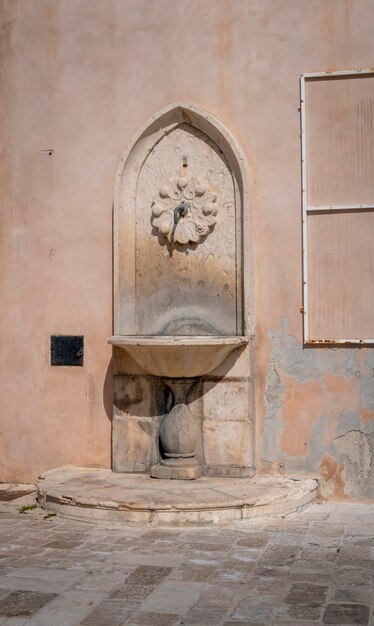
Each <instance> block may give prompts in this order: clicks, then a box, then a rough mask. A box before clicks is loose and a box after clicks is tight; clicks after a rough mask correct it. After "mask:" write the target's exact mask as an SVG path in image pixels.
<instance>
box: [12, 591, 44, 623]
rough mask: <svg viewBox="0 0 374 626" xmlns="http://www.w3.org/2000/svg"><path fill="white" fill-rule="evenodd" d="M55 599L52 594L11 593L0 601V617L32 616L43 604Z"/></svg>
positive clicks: (33, 592) (32, 592)
mask: <svg viewBox="0 0 374 626" xmlns="http://www.w3.org/2000/svg"><path fill="white" fill-rule="evenodd" d="M55 597H56V594H54V593H38V592H35V591H12V592H11V593H9V594H8V595H7V596H6V597H5V598H3V599H2V600H0V615H5V616H6V617H17V616H20V615H33V614H34V613H36V611H38V610H39V609H40V608H41V607H42V606H43V605H44V604H46V603H47V602H50V601H51V600H53V598H55Z"/></svg>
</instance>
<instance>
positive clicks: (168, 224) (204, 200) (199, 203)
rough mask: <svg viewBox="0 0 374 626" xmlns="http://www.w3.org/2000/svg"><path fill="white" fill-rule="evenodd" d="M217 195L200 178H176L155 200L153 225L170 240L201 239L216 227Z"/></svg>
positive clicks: (179, 241) (165, 186)
mask: <svg viewBox="0 0 374 626" xmlns="http://www.w3.org/2000/svg"><path fill="white" fill-rule="evenodd" d="M217 211H218V205H217V196H216V194H215V193H213V192H212V191H210V190H209V189H208V186H207V185H206V184H205V183H204V182H203V181H202V180H201V179H199V178H190V179H189V178H186V177H184V176H180V177H179V178H176V179H175V178H172V179H170V180H169V181H168V183H166V184H164V185H162V186H161V187H160V189H159V194H158V196H157V197H155V198H154V199H153V202H152V225H153V227H154V228H156V229H157V230H158V232H159V233H160V234H161V235H163V236H164V237H165V238H166V239H167V240H168V241H169V242H170V243H171V242H177V243H180V244H188V243H190V242H191V243H198V242H199V241H200V240H201V239H203V238H204V237H206V236H207V235H208V233H209V232H210V231H211V230H212V229H213V228H214V225H215V223H216V215H217Z"/></svg>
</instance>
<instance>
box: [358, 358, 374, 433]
mask: <svg viewBox="0 0 374 626" xmlns="http://www.w3.org/2000/svg"><path fill="white" fill-rule="evenodd" d="M360 392H361V402H360V404H361V411H360V412H361V415H362V419H363V420H364V422H368V421H370V420H373V419H374V369H372V368H370V371H369V376H367V377H365V378H362V379H360ZM371 426H372V428H373V430H374V424H372V425H371ZM365 430H366V429H365Z"/></svg>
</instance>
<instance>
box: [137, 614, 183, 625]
mask: <svg viewBox="0 0 374 626" xmlns="http://www.w3.org/2000/svg"><path fill="white" fill-rule="evenodd" d="M178 624H180V621H179V617H178V615H174V614H172V613H151V612H149V611H139V612H137V613H134V614H133V615H131V617H130V619H129V621H127V622H126V626H148V625H149V626H178Z"/></svg>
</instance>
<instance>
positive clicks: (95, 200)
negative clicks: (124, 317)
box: [0, 0, 374, 480]
mask: <svg viewBox="0 0 374 626" xmlns="http://www.w3.org/2000/svg"><path fill="white" fill-rule="evenodd" d="M0 13H1V73H2V85H3V89H2V104H1V119H2V125H3V141H2V145H1V149H2V156H1V178H2V182H1V188H2V196H3V197H2V203H1V206H2V209H1V245H0V255H1V258H0V266H1V279H0V280H1V283H0V288H1V305H0V311H1V313H0V314H1V329H2V341H1V361H0V362H1V388H0V398H1V413H0V419H1V426H0V428H1V432H0V435H1V439H0V478H1V479H3V480H4V479H5V480H8V479H14V478H17V479H20V480H32V479H34V478H35V476H36V475H37V474H38V473H39V472H41V471H43V470H45V469H48V468H51V467H56V466H60V465H63V464H67V463H76V464H79V465H96V466H103V467H107V466H110V432H111V424H110V417H108V415H109V416H110V410H111V409H110V398H111V391H110V375H108V374H107V371H108V367H109V366H110V358H111V349H110V348H109V346H107V345H106V339H107V337H109V336H110V335H111V333H112V241H111V237H112V202H113V186H114V177H115V173H116V168H117V164H118V162H119V159H120V157H121V154H122V152H123V150H124V148H125V146H126V144H127V143H128V142H129V141H130V139H131V137H132V136H133V135H134V134H135V132H136V131H137V129H138V128H139V127H140V126H141V125H143V124H144V122H145V121H146V120H147V119H148V118H149V117H150V116H151V115H152V114H154V113H155V112H157V111H158V110H159V109H161V108H162V107H164V106H166V105H168V104H170V103H172V102H174V101H177V100H182V101H186V102H191V103H193V104H196V105H198V106H200V107H201V108H203V109H206V110H207V111H209V112H210V113H212V114H213V115H214V116H216V117H217V118H218V119H220V120H221V121H222V122H223V123H224V124H225V125H226V126H227V128H228V129H229V130H230V131H231V132H232V133H233V134H234V135H235V136H236V138H237V139H238V141H239V142H240V144H241V146H242V148H243V150H244V152H245V154H246V156H247V159H248V163H249V166H250V168H251V174H252V178H253V182H254V229H255V237H254V241H255V275H256V297H255V301H256V323H257V357H256V393H257V433H258V444H259V445H258V449H260V447H261V438H262V436H263V435H262V433H263V418H264V416H265V413H266V407H265V394H264V392H265V378H266V371H267V368H268V364H269V359H270V356H271V350H272V346H271V341H270V339H269V332H270V331H271V330H272V329H277V328H279V324H280V320H281V319H282V318H287V320H288V327H287V328H288V331H287V332H288V333H289V334H291V335H292V336H294V337H296V338H297V339H298V340H299V341H301V339H302V320H301V315H300V312H299V308H300V306H301V237H300V144H299V113H298V106H299V76H300V74H301V73H303V72H312V71H324V70H336V69H347V68H356V67H370V66H371V65H373V64H374V40H373V37H372V24H373V22H374V4H373V2H372V1H371V0H284V1H283V2H279V1H278V0H178V1H177V2H176V1H175V0H154V1H151V0H105V2H103V0H60V1H58V2H56V0H27V2H25V0H3V1H2V2H1V5H0ZM47 148H52V149H53V150H54V154H53V156H51V157H49V156H46V155H45V154H44V153H42V152H41V151H42V150H44V149H47ZM54 333H58V334H84V335H85V345H86V354H85V366H84V367H83V368H52V367H51V366H50V365H49V337H50V335H51V334H54ZM106 379H107V383H106V384H105V380H106ZM342 380H343V379H342ZM290 384H291V387H289V390H290V389H291V390H290V391H289V394H288V395H286V397H283V401H284V402H286V403H287V409H288V410H287V420H286V421H287V428H288V427H289V420H291V421H292V419H294V420H297V419H298V411H299V407H300V402H299V398H298V397H297V391H295V389H294V388H295V384H294V382H291V383H290ZM316 384H318V382H317V383H316ZM104 389H105V390H106V391H105V392H104ZM321 389H322V387H321V386H320V391H321ZM314 391H315V390H313V389H308V393H309V394H310V393H312V395H313V393H314ZM322 392H323V393H322ZM295 393H296V396H295V395H293V396H292V394H295ZM318 393H319V392H318V390H317V394H318ZM105 394H106V398H107V401H106V403H105V402H104V401H103V396H105ZM290 394H291V395H290ZM323 394H324V391H323V390H322V391H321V400H320V402H322V405H323V403H324V401H325V402H326V403H328V402H329V400H328V399H326V398H325V400H324V399H323V397H324V395H323ZM295 397H296V400H295V401H294V403H293V400H292V398H295ZM355 402H356V404H355V407H356V408H357V410H358V409H359V401H358V400H356V401H355ZM105 404H106V406H105ZM328 406H329V407H330V404H328ZM322 409H323V406H322ZM314 419H315V416H314V415H305V416H304V417H303V420H304V421H305V420H306V422H308V420H311V421H313V420H314ZM304 431H305V433H306V434H307V433H308V432H310V431H311V427H310V428H309V427H305V428H304ZM304 431H303V433H304ZM323 436H326V437H327V438H328V437H330V439H331V437H333V436H334V433H331V434H330V435H329V434H326V433H325V432H324V433H323ZM285 437H286V438H287V432H286V434H284V433H283V434H281V435H280V437H279V438H278V443H277V444H275V447H274V455H273V456H274V459H277V454H278V452H277V446H278V445H279V449H280V450H281V448H282V445H286V448H287V449H288V450H291V451H292V450H294V449H295V447H294V444H292V445H290V444H289V443H288V444H287V442H286V443H285V441H286V440H285ZM287 446H288V447H287ZM278 456H279V455H278ZM296 456H297V455H296ZM280 457H281V455H280ZM317 457H318V454H317V456H316V457H315V458H316V462H315V465H316V467H317V468H318V458H317ZM320 457H321V459H322V457H323V450H322V449H321V450H320ZM295 467H296V469H297V463H296V464H295ZM309 469H310V468H309Z"/></svg>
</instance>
